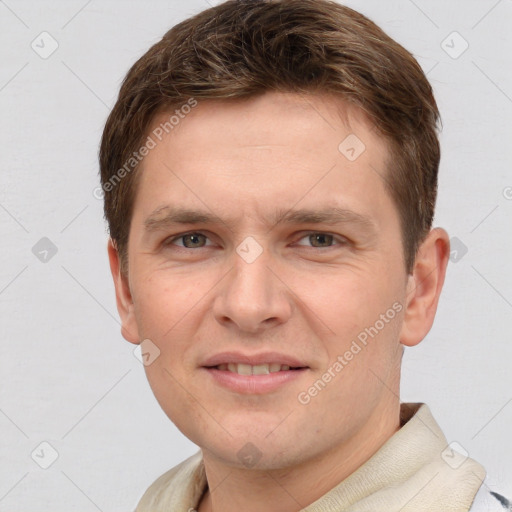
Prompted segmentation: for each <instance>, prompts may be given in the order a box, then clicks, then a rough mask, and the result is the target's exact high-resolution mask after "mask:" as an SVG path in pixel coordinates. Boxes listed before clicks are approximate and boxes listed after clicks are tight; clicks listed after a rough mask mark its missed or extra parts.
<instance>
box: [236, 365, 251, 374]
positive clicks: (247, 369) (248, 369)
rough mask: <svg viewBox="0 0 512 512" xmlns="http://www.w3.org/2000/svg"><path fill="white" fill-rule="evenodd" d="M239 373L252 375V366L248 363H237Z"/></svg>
mask: <svg viewBox="0 0 512 512" xmlns="http://www.w3.org/2000/svg"><path fill="white" fill-rule="evenodd" d="M238 374H239V375H252V366H251V365H250V364H239V365H238Z"/></svg>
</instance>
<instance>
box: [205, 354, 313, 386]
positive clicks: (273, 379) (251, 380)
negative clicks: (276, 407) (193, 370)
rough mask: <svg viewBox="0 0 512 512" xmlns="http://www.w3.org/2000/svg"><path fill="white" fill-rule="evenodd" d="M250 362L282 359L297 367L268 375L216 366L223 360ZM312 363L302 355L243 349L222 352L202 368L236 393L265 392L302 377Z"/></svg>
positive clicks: (282, 361) (259, 362) (225, 362)
mask: <svg viewBox="0 0 512 512" xmlns="http://www.w3.org/2000/svg"><path fill="white" fill-rule="evenodd" d="M229 363H235V364H250V365H251V366H256V365H259V364H265V363H279V364H281V365H287V366H290V367H291V368H298V369H296V370H284V371H279V372H274V373H269V374H266V375H239V374H238V373H233V372H230V371H229V370H219V369H217V368H215V367H216V366H218V365H220V364H229ZM309 369H310V368H309V366H308V365H307V364H305V363H304V362H303V361H300V360H299V359H297V358H295V357H293V356H289V355H287V354H282V353H279V352H261V353H259V354H242V353H241V352H221V353H219V354H215V355H214V356H212V357H209V358H208V359H206V360H205V361H204V363H203V364H202V366H201V370H202V371H205V372H206V373H207V374H208V375H209V376H210V378H211V379H213V381H214V382H215V383H216V384H218V385H220V386H222V387H224V388H227V389H229V390H230V391H234V392H236V393H241V394H252V395H262V394H265V393H270V392H272V391H275V390H277V389H279V388H281V387H282V386H285V385H286V384H289V383H290V382H293V381H295V380H297V379H299V378H301V377H302V376H303V375H304V374H305V373H306V372H307V371H308V370H309Z"/></svg>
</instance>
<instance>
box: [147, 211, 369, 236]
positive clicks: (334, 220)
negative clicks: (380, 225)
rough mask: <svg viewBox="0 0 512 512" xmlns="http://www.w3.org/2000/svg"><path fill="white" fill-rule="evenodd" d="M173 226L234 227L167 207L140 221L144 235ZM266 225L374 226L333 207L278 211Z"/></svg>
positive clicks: (211, 217)
mask: <svg viewBox="0 0 512 512" xmlns="http://www.w3.org/2000/svg"><path fill="white" fill-rule="evenodd" d="M175 224H192V225H194V224H209V225H220V224H224V225H225V226H227V227H228V228H229V229H230V230H232V227H233V226H234V224H235V223H234V222H233V221H230V220H222V219H221V218H219V217H218V216H217V215H214V214H212V213H210V212H205V211H199V210H191V209H189V208H182V207H177V206H170V205H167V206H162V207H159V208H157V209H156V210H154V211H153V212H152V213H151V214H150V215H149V216H148V217H147V218H146V220H145V221H144V228H145V231H147V232H155V231H160V230H164V229H166V228H168V227H170V226H172V225H175ZM267 224H268V225H269V226H277V225H280V224H327V225H336V224H353V225H356V226H357V227H358V228H360V229H363V230H365V231H367V232H369V233H375V232H377V226H376V224H375V222H374V221H373V220H372V219H371V218H370V217H367V216H365V215H362V214H360V213H357V212H354V211H352V210H349V209H346V208H341V207H337V206H334V207H329V208H323V209H320V210H311V209H304V208H303V209H299V210H283V209H280V210H277V211H276V212H275V213H274V214H273V215H272V216H271V218H270V219H268V220H267Z"/></svg>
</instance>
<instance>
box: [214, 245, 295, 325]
mask: <svg viewBox="0 0 512 512" xmlns="http://www.w3.org/2000/svg"><path fill="white" fill-rule="evenodd" d="M290 297H291V293H290V291H289V290H288V288H287V286H286V284H285V282H284V281H283V279H282V276H279V272H278V271H276V266H275V265H273V264H272V262H271V261H270V257H269V256H268V252H266V251H264V252H263V253H262V254H261V255H260V256H259V257H258V258H257V259H256V260H255V261H253V262H251V263H248V262H247V261H245V260H244V259H243V258H242V257H240V256H239V255H238V254H235V255H234V268H233V269H232V270H231V272H228V274H227V276H226V277H225V279H223V280H222V287H221V288H220V290H219V292H218V295H217V297H216V298H215V301H214V303H213V314H214V316H215V318H216V320H217V321H218V322H219V323H221V324H223V325H224V326H225V327H230V328H233V327H236V328H237V329H238V330H240V331H243V332H246V333H250V334H257V333H259V332H261V331H264V330H266V329H269V328H271V327H275V326H277V325H280V324H283V323H285V322H286V321H287V320H288V319H289V318H290V316H291V312H292V304H291V300H290Z"/></svg>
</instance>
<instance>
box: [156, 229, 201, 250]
mask: <svg viewBox="0 0 512 512" xmlns="http://www.w3.org/2000/svg"><path fill="white" fill-rule="evenodd" d="M206 240H208V237H207V236H206V235H204V234H203V233H195V232H192V233H184V234H183V235H178V236H176V237H174V238H170V239H168V240H166V241H165V242H164V245H177V246H178V247H184V248H185V249H201V248H203V247H206V246H207V245H211V244H206ZM177 241H182V243H181V244H180V243H176V242H177Z"/></svg>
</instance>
